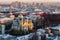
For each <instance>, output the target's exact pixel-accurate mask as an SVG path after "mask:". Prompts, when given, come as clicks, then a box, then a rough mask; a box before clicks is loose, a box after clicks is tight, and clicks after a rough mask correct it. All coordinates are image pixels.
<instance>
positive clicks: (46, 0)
mask: <svg viewBox="0 0 60 40" xmlns="http://www.w3.org/2000/svg"><path fill="white" fill-rule="evenodd" d="M14 1H19V2H60V0H38V1H37V0H32V1H31V0H0V3H11V2H14Z"/></svg>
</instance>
